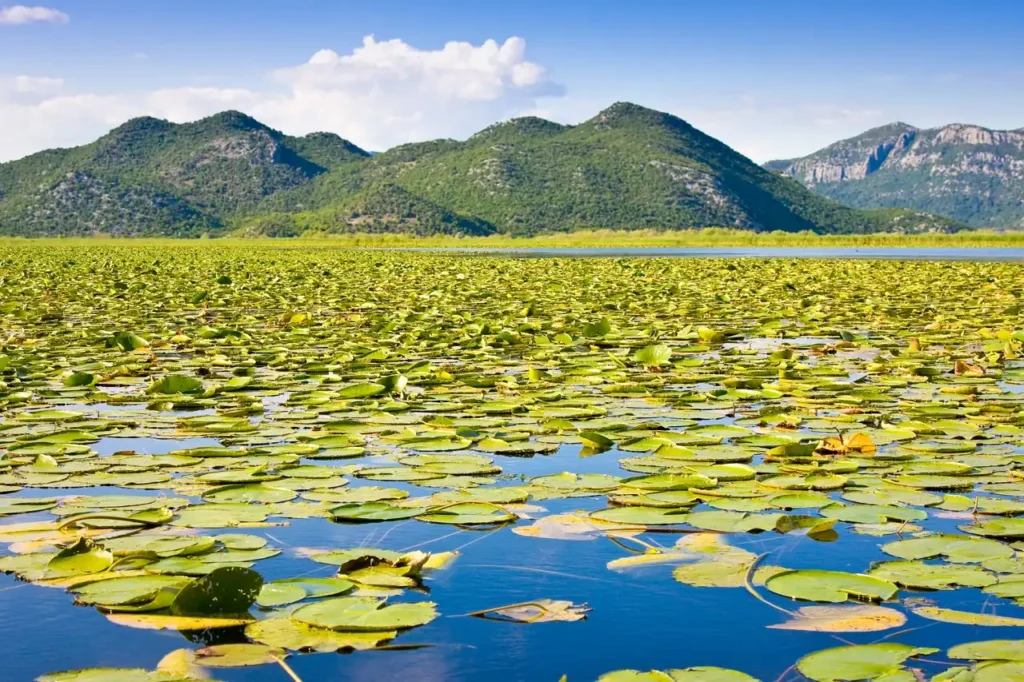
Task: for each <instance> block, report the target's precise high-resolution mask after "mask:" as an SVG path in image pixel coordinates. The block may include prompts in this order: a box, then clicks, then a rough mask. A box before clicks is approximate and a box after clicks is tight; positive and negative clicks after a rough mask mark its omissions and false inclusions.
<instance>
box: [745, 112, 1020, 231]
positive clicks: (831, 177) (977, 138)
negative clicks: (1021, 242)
mask: <svg viewBox="0 0 1024 682" xmlns="http://www.w3.org/2000/svg"><path fill="white" fill-rule="evenodd" d="M765 166H766V168H769V169H772V170H777V171H779V172H781V173H782V174H784V175H787V176H789V177H793V178H795V179H797V180H799V181H800V182H802V183H804V184H805V185H806V186H807V187H809V188H811V189H813V190H814V191H816V192H818V193H820V194H822V195H823V196H827V197H830V198H832V199H835V200H837V201H841V202H843V203H845V204H849V205H851V206H855V207H858V208H890V207H902V208H909V209H915V210H918V211H928V212H933V213H940V214H943V215H947V216H950V217H952V218H954V219H956V220H959V221H962V222H964V223H967V224H969V225H972V226H975V227H995V228H1014V227H1017V228H1020V227H1024V131H1021V130H1016V131H1001V130H989V129H987V128H982V127H980V126H972V125H962V124H953V125H948V126H944V127H942V128H934V129H927V130H920V129H917V128H914V127H913V126H909V125H906V124H904V123H893V124H890V125H887V126H883V127H881V128H875V129H873V130H869V131H867V132H865V133H863V134H861V135H858V136H857V137H854V138H850V139H848V140H842V141H840V142H836V143H835V144H832V145H829V146H828V147H826V148H824V149H822V150H820V151H817V152H815V153H813V154H811V155H809V156H805V157H803V158H800V159H791V160H788V161H771V162H769V163H768V164H765Z"/></svg>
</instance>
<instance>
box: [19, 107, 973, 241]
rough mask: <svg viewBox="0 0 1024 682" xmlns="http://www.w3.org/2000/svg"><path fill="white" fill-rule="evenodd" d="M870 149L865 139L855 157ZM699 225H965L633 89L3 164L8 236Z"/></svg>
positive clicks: (138, 136)
mask: <svg viewBox="0 0 1024 682" xmlns="http://www.w3.org/2000/svg"><path fill="white" fill-rule="evenodd" d="M893 132H895V131H893ZM867 146H868V143H865V145H864V148H865V149H866V148H867ZM877 146H878V145H876V147H877ZM883 146H884V144H883ZM830 149H831V148H830ZM860 152H861V148H860V147H857V148H856V149H852V150H851V151H850V152H849V155H848V159H847V162H848V165H849V166H850V168H851V169H852V168H853V167H854V166H855V165H856V163H857V161H856V159H857V158H858V154H860ZM843 158H847V157H843ZM797 163H799V162H794V163H792V164H789V166H787V167H786V169H785V172H787V173H790V174H792V175H799V172H798V171H796V170H793V171H792V172H790V168H791V167H792V168H794V169H795V168H796V167H797V165H796V164H797ZM845 167H846V166H843V168H845ZM824 168H825V167H824V166H822V169H824ZM829 168H831V166H829ZM822 172H824V170H822ZM844 172H845V171H842V170H841V171H839V173H840V175H842V173H844ZM852 172H853V171H852V170H851V171H850V173H851V174H852ZM828 173H831V175H827V177H829V178H831V177H833V176H834V175H835V171H828ZM868 176H870V174H868ZM811 177H818V176H816V175H814V172H813V171H812V172H811ZM819 184H820V183H818V182H817V181H815V183H814V186H815V188H816V189H817V188H818V187H819ZM830 184H842V183H841V182H840V183H830ZM695 227H734V228H740V229H747V230H757V231H765V230H786V231H800V230H813V231H815V232H820V233H869V232H880V231H899V232H920V231H952V230H957V229H961V228H962V225H961V224H959V223H957V222H956V221H951V220H948V219H945V218H940V217H937V216H933V215H930V214H926V213H922V212H919V211H905V210H886V211H861V210H856V209H852V208H848V207H846V206H843V205H841V204H839V203H836V202H834V201H832V200H830V199H827V198H824V197H821V196H819V195H817V194H815V193H814V192H811V191H809V190H808V189H807V188H805V187H804V186H803V185H801V184H800V183H799V182H797V181H796V180H793V179H791V178H789V177H784V176H783V175H781V174H779V173H776V172H772V171H770V170H767V169H765V168H762V167H761V166H758V165H757V164H755V163H753V162H752V161H750V160H749V159H747V158H746V157H744V156H742V155H741V154H739V153H737V152H735V151H734V150H732V149H730V148H729V147H728V146H726V145H725V144H723V143H722V142H719V141H718V140H716V139H714V138H712V137H709V136H707V135H705V134H704V133H702V132H700V131H699V130H697V129H695V128H693V127H692V126H690V125H688V124H687V123H686V122H685V121H683V120H681V119H679V118H676V117H674V116H671V115H669V114H664V113H661V112H657V111H654V110H651V109H646V108H644V107H641V106H637V105H635V104H629V103H618V104H615V105H613V106H611V107H609V108H608V109H605V110H604V111H602V112H600V113H599V114H598V115H597V116H595V117H594V118H592V119H590V120H588V121H585V122H584V123H581V124H579V125H576V126H563V125H560V124H557V123H553V122H551V121H546V120H543V119H539V118H532V117H527V118H519V119H514V120H511V121H508V122H504V123H500V124H496V125H493V126H491V127H489V128H486V129H485V130H482V131H480V132H479V133H477V134H476V135H473V136H472V137H470V138H469V139H468V140H465V141H456V140H435V141H430V142H423V143H414V144H407V145H402V146H399V147H396V148H394V149H390V150H388V151H386V152H383V153H381V154H376V155H371V154H369V153H367V152H366V151H364V150H362V149H360V148H359V147H357V146H355V145H353V144H351V143H350V142H348V141H346V140H344V139H342V138H340V137H338V136H337V135H333V134H328V133H316V134H312V135H306V136H304V137H291V136H288V135H285V134H283V133H281V132H278V131H276V130H273V129H271V128H269V127H267V126H265V125H263V124H261V123H260V122H258V121H256V120H255V119H252V118H250V117H248V116H246V115H244V114H240V113H238V112H231V111H229V112H224V113H221V114H217V115H215V116H211V117H209V118H206V119H202V120H200V121H197V122H194V123H186V124H173V123H169V122H167V121H162V120H159V119H154V118H139V119H133V120H131V121H129V122H127V123H125V124H124V125H122V126H120V127H118V128H116V129H114V130H113V131H111V132H110V133H108V134H107V135H105V136H103V137H102V138H100V139H99V140H97V141H96V142H93V143H92V144H89V145H85V146H82V147H76V148H72V149H53V150H48V151H44V152H41V153H38V154H34V155H32V156H29V157H26V158H24V159H20V160H17V161H13V162H9V163H6V164H0V234H8V235H27V236H39V235H85V234H112V235H118V236H133V235H172V236H197V235H200V234H204V233H206V234H211V235H218V234H224V233H227V232H229V231H241V232H242V233H244V234H253V235H255V234H266V235H272V236H291V235H297V234H301V233H305V232H311V231H315V232H328V233H340V232H408V233H417V234H437V233H448V234H455V233H462V234H490V233H494V232H501V233H506V234H516V235H529V234H538V233H546V232H558V231H569V230H574V229H582V228H613V229H637V228H659V229H684V228H695Z"/></svg>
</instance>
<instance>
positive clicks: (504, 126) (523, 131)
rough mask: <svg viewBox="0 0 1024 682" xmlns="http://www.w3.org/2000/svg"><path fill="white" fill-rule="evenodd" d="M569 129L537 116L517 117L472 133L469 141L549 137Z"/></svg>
mask: <svg viewBox="0 0 1024 682" xmlns="http://www.w3.org/2000/svg"><path fill="white" fill-rule="evenodd" d="M571 127H572V126H567V125H562V124H561V123H555V122H554V121H549V120H547V119H546V118H540V117H539V116H519V117H517V118H510V119H508V120H507V121H500V122H499V123H495V124H493V125H490V126H487V127H486V128H484V129H483V130H481V131H480V132H478V133H474V134H473V135H472V136H471V137H470V138H469V139H470V140H472V141H474V142H479V141H480V140H483V139H489V138H492V137H505V136H513V137H549V136H551V135H557V134H558V133H561V132H563V131H565V130H568V129H569V128H571Z"/></svg>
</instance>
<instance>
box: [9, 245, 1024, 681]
mask: <svg viewBox="0 0 1024 682" xmlns="http://www.w3.org/2000/svg"><path fill="white" fill-rule="evenodd" d="M1021 274H1022V270H1021V267H1020V266H1018V265H1015V264H1001V263H912V264H907V263H899V262H868V261H863V262H862V261H856V262H836V261H831V262H830V261H800V262H790V261H783V260H772V261H767V260H743V261H739V260H737V261H728V260H704V259H699V260H657V259H652V260H631V259H600V260H547V259H523V260H519V259H503V258H486V257H479V256H472V257H463V256H443V255H426V254H405V253H390V252H346V251H337V250H332V249H330V248H307V247H303V248H288V247H285V246H279V245H275V246H267V245H262V244H254V245H251V246H247V247H241V246H238V245H237V244H234V243H230V242H225V243H217V244H209V245H208V244H201V245H200V244H177V245H174V246H171V247H168V246H160V247H156V246H150V245H147V244H145V243H141V244H93V245H89V246H84V247H83V246H79V245H77V244H76V245H74V246H70V247H66V246H62V245H59V244H53V243H40V244H34V243H21V242H10V243H4V244H0V286H2V287H3V293H4V296H3V300H2V301H0V328H2V335H0V344H2V345H0V543H3V547H4V548H5V552H4V553H3V555H2V556H0V571H3V572H5V573H11V574H14V575H16V576H17V577H18V578H19V579H21V580H23V581H25V582H27V583H32V584H33V585H35V586H38V588H40V589H41V588H42V587H51V588H56V589H60V590H64V591H66V592H67V594H68V608H71V603H72V601H73V602H74V603H75V604H78V605H80V606H82V607H87V608H90V609H95V610H97V611H98V612H99V613H102V614H103V615H104V616H105V618H106V620H105V621H104V620H102V619H101V622H103V624H104V625H107V626H108V627H114V626H119V627H132V628H141V629H151V630H171V631H180V632H182V633H184V634H185V636H186V637H188V638H190V639H191V641H192V642H193V643H194V644H201V645H204V646H195V647H192V646H190V647H188V648H187V649H182V650H181V653H174V652H172V653H173V656H170V658H169V660H168V661H167V662H166V664H164V665H163V666H162V667H161V666H157V667H156V668H154V669H152V670H150V669H148V668H149V665H148V664H147V666H146V669H143V668H124V669H119V670H117V671H114V670H112V669H108V668H96V669H92V670H80V671H69V672H64V673H55V674H53V675H48V676H45V677H43V678H40V679H44V680H78V681H83V680H93V679H97V680H98V679H104V680H107V679H111V680H114V679H124V680H189V679H199V678H200V677H201V674H204V673H203V669H204V668H223V667H233V666H256V665H270V666H274V665H278V666H282V665H283V666H287V665H288V663H285V662H284V659H285V658H286V657H287V656H289V655H290V656H292V657H293V658H292V659H289V660H295V659H296V657H300V656H303V655H309V654H312V653H315V652H318V653H328V652H337V651H361V650H366V649H379V648H385V647H388V648H391V647H393V648H396V649H402V648H405V647H413V646H422V645H430V644H431V643H432V642H431V641H430V638H431V634H430V633H431V632H432V630H431V628H432V627H435V626H436V625H437V623H438V622H439V619H442V618H448V617H457V616H465V615H473V616H477V617H478V618H476V619H470V621H471V623H472V627H479V628H488V627H489V628H501V627H514V626H513V625H508V624H506V625H502V623H501V622H502V621H504V622H506V623H508V622H512V623H515V624H524V623H528V624H530V627H529V628H526V630H529V631H533V630H534V629H535V628H536V629H540V630H544V629H545V628H550V629H552V630H553V631H554V630H557V629H558V628H569V629H573V628H585V627H587V625H588V624H589V623H590V622H591V621H592V620H593V619H594V618H596V617H599V616H600V605H599V604H600V602H599V600H591V599H589V598H586V601H587V603H590V604H593V605H594V610H593V611H591V610H590V607H588V606H586V605H585V604H583V603H582V602H583V601H584V599H581V598H578V597H576V596H575V595H568V594H557V593H540V592H538V593H536V594H527V595H518V596H516V597H513V598H511V599H507V600H502V601H490V600H488V601H483V600H478V602H479V601H483V603H477V604H476V605H474V606H473V607H472V608H477V609H479V608H480V607H489V608H486V609H484V610H479V611H475V612H472V613H470V614H466V613H459V612H458V611H453V610H452V609H451V608H450V605H446V600H445V598H444V597H445V595H444V591H443V590H441V591H438V592H435V593H431V594H430V597H429V598H428V597H427V593H428V592H429V591H430V590H431V588H432V586H434V585H437V584H438V582H437V581H438V577H439V575H442V574H441V572H445V573H444V574H443V577H444V583H445V584H446V585H448V584H455V585H458V584H459V582H460V581H461V580H465V579H466V576H467V575H468V576H472V575H473V574H472V570H473V567H472V566H469V567H466V568H465V572H464V569H463V567H462V566H461V565H460V561H461V560H460V559H458V558H457V557H458V551H459V550H460V549H461V548H462V547H463V546H465V545H466V544H467V543H466V541H465V536H471V537H472V538H474V539H479V538H485V537H496V534H501V535H505V536H507V537H509V538H517V536H518V541H519V542H520V543H527V545H528V546H529V547H536V548H537V550H536V551H538V552H542V551H549V550H552V551H553V548H565V551H567V552H573V551H575V550H573V549H572V547H576V548H587V547H594V546H596V544H595V543H603V544H605V545H607V546H608V547H609V548H611V549H612V550H614V551H615V552H616V554H615V555H613V557H612V558H611V560H610V561H609V560H602V561H601V562H598V563H594V564H587V563H585V562H583V561H574V562H573V563H572V566H571V571H572V573H571V575H573V576H579V577H580V578H584V579H599V580H601V581H603V582H607V583H612V584H614V585H623V586H625V585H628V584H629V582H628V581H629V579H630V578H631V577H632V575H634V574H635V573H636V572H641V571H647V572H651V574H652V575H655V576H656V577H657V579H658V580H660V581H662V583H661V584H662V585H663V586H664V587H665V589H667V590H669V591H670V592H668V593H667V594H679V595H683V597H681V598H685V595H687V594H695V593H699V594H700V595H701V598H707V599H714V595H718V594H722V593H728V592H732V593H736V594H739V595H742V596H743V597H744V598H749V601H750V608H751V609H760V610H762V611H765V612H767V613H768V614H770V615H773V616H778V618H777V621H776V622H773V623H769V624H768V627H771V628H772V630H783V631H788V630H792V631H801V632H800V633H790V632H785V633H780V634H785V635H786V636H805V637H811V638H820V641H818V645H816V648H817V649H820V651H817V652H815V651H813V650H812V649H806V650H805V651H806V652H807V654H806V655H805V656H803V657H802V658H800V660H799V662H797V663H795V664H794V665H795V666H796V669H797V670H798V671H799V672H800V673H801V674H803V675H804V676H805V677H806V678H809V679H813V680H823V681H824V680H862V679H880V680H885V681H886V682H902V681H903V680H910V679H918V678H915V677H914V676H915V675H918V671H920V670H925V671H927V673H928V674H929V675H932V674H934V675H935V676H934V677H933V679H937V680H938V679H942V680H946V679H963V680H967V679H971V678H972V677H973V679H974V680H975V681H976V682H978V681H981V682H984V681H985V680H996V679H1014V677H1012V676H1013V675H1019V674H1021V673H1020V668H1021V667H1022V662H1021V657H1020V656H1019V652H1017V651H1016V649H1017V648H1019V647H1020V646H1021V642H1020V641H1017V640H1007V642H1004V643H1002V644H993V643H976V645H970V646H965V647H964V648H960V647H956V648H954V649H953V650H952V651H951V652H950V654H949V657H950V658H952V659H955V660H957V661H964V662H965V664H964V665H963V666H962V667H963V671H959V670H958V667H950V666H949V665H946V666H945V667H943V663H942V662H941V661H940V662H936V661H934V660H932V659H931V658H929V656H930V652H931V649H929V648H926V647H925V648H923V647H916V646H911V645H910V644H903V643H902V642H901V641H900V640H901V631H900V630H899V629H900V628H901V627H903V626H904V625H905V624H906V623H907V621H908V617H909V618H922V619H926V620H927V621H930V622H931V623H933V624H934V623H943V624H945V625H947V626H949V627H963V628H965V634H964V636H963V638H962V639H961V640H960V641H967V640H969V639H974V638H976V636H975V635H972V634H971V633H970V632H968V631H966V628H967V627H984V626H987V627H1018V626H1020V625H1021V624H1022V623H1024V617H1022V616H1021V615H1020V614H1017V611H1016V609H1018V608H1019V606H1018V603H1019V602H1021V601H1024V554H1022V551H1024V544H1021V542H1020V540H1021V539H1024V525H1022V524H1024V520H1022V517H1021V515H1022V514H1024V473H1022V472H1024V468H1022V464H1024V431H1022V427H1024V423H1022V418H1021V414H1022V410H1024V391H1022V390H1021V388H1020V387H1021V385H1022V384H1024V327H1022V326H1021V314H1022V312H1024V303H1022V302H1021V296H1024V289H1022V288H1021V286H1020V282H1021V281H1022V280H1021ZM538 463H544V466H543V467H538V466H536V465H537V464H538ZM289 524H320V526H318V527H322V528H341V527H344V528H349V529H354V528H360V529H364V530H369V531H371V532H373V533H376V534H375V535H368V536H366V537H367V538H368V540H367V541H366V542H364V543H363V544H362V545H360V546H357V543H352V544H350V545H341V546H338V545H335V546H329V547H314V548H296V547H292V546H289V545H288V544H285V543H284V542H282V541H281V540H280V539H279V538H278V537H277V535H276V534H277V533H278V532H279V531H284V530H286V527H287V526H288V525H289ZM332 524H340V525H332ZM408 527H418V528H421V529H434V530H435V531H436V535H434V536H432V537H433V538H434V539H432V540H431V541H430V542H432V543H434V544H433V545H431V546H430V547H429V551H428V550H427V549H420V548H419V546H413V547H405V546H403V543H400V542H398V541H396V540H395V539H394V537H393V536H391V535H390V534H391V531H393V530H396V531H398V532H401V531H400V529H403V528H408ZM377 531H380V532H377ZM457 535H459V536H460V537H459V538H458V539H456V538H455V536H457ZM369 538H373V539H372V540H370V539H369ZM666 538H670V540H669V541H667V542H666ZM775 540H778V541H780V542H781V541H785V542H786V543H787V544H786V547H789V548H793V547H799V548H803V549H804V550H806V551H804V553H803V554H801V555H800V558H799V559H798V560H793V558H792V556H790V555H787V554H786V553H783V552H775V551H774V548H775V547H778V546H779V545H778V544H773V542H775ZM473 541H474V540H470V542H473ZM579 541H584V542H579ZM755 541H756V542H755ZM855 542H856V543H858V546H860V547H863V546H864V544H865V542H867V543H869V544H871V546H872V547H873V548H876V549H877V554H876V555H874V559H872V560H865V561H863V562H862V563H856V561H857V560H856V556H860V555H851V557H852V558H850V557H847V561H846V563H845V564H844V565H838V563H837V562H836V561H835V558H836V557H837V556H840V555H843V553H844V551H845V548H846V547H848V546H851V545H852V544H853V543H855ZM588 543H589V544H588ZM612 543H614V544H612ZM520 546H522V545H520ZM478 547H480V546H478ZM484 547H486V545H484ZM478 551H485V550H483V549H480V550H478ZM559 551H562V550H561V549H559ZM284 556H288V557H289V558H290V560H291V561H296V562H298V561H301V562H302V565H306V566H308V568H307V569H306V570H302V571H294V572H291V573H289V574H282V573H281V572H280V571H276V570H273V571H272V570H267V569H266V568H264V567H265V566H275V565H277V564H275V563H274V562H277V561H280V560H281V558H283V557H284ZM563 556H567V555H563ZM580 556H585V555H584V554H581V555H580ZM511 563H514V558H511V557H508V556H503V555H500V554H496V555H495V556H494V559H493V560H492V564H496V565H501V564H505V565H511ZM601 564H606V565H601ZM288 565H289V566H294V564H293V563H289V564H288ZM310 571H318V572H315V573H314V572H310ZM32 589H35V588H32ZM616 589H618V588H616ZM623 589H625V588H623ZM924 590H927V591H928V592H929V594H930V595H932V596H936V598H937V599H939V598H940V597H941V595H943V594H947V595H948V594H951V593H953V594H958V595H962V596H964V598H965V599H967V600H968V601H961V602H959V603H957V604H952V603H949V602H945V601H938V602H934V603H933V602H926V601H923V600H921V599H920V598H919V597H918V596H915V595H919V593H920V592H921V591H924ZM691 591H692V592H691ZM748 593H749V595H748ZM659 594H666V593H659ZM659 598H666V597H663V596H662V597H659ZM971 599H973V600H976V601H975V602H972V601H969V600H971ZM986 600H988V601H987V605H986ZM488 602H489V603H488ZM504 602H511V603H508V604H507V605H505V606H495V605H494V604H499V605H500V604H502V603H504ZM768 605H771V606H772V607H774V611H773V610H771V609H769V608H768ZM983 606H984V608H983ZM993 607H994V608H993ZM994 609H998V611H999V612H998V613H996V612H994ZM463 610H466V609H463ZM483 621H492V622H483ZM493 621H499V622H493ZM26 622H27V623H28V626H27V627H32V625H31V619H29V620H27V621H26ZM882 631H890V633H889V634H891V636H892V638H893V640H896V641H892V640H885V641H880V642H876V643H874V644H858V645H852V646H844V647H836V646H835V644H836V642H835V640H833V639H831V637H832V636H833V635H834V634H835V633H844V632H851V633H872V632H882ZM207 632H221V633H223V635H222V636H221V638H219V639H203V637H202V636H201V634H202V633H207ZM769 632H771V631H769ZM412 633H416V636H417V639H415V640H414V639H411V637H412ZM420 633H424V634H422V635H420ZM175 636H176V635H175ZM553 636H557V633H556V634H555V635H553ZM913 641H915V642H916V641H918V640H916V639H915V640H913ZM997 641H1001V640H997ZM381 655H391V654H390V653H387V654H381ZM684 658H685V656H684ZM302 660H308V659H302ZM704 663H710V664H714V663H727V664H730V665H733V664H735V665H734V667H737V668H740V667H743V666H740V665H739V664H738V663H737V662H735V661H731V662H730V661H714V660H712V661H707V660H680V661H679V665H680V666H690V667H679V668H671V669H667V670H666V671H664V672H662V671H657V670H655V671H651V672H640V671H637V670H628V669H627V670H619V671H614V672H610V673H608V674H607V675H605V676H604V677H603V678H602V679H606V680H648V679H650V680H693V681H700V680H709V681H715V680H722V681H725V680H748V679H754V678H753V677H751V676H750V675H749V671H748V672H740V671H738V670H732V669H730V668H716V667H699V666H697V667H694V664H704ZM947 663H948V662H947ZM179 664H180V665H179ZM630 665H632V664H630ZM640 665H644V664H643V663H641V664H640ZM646 665H658V664H657V663H653V664H652V663H647V664H646ZM645 667H646V666H645ZM946 668H948V669H949V671H950V672H948V673H947V672H943V670H945V669H946ZM761 670H763V667H762V668H761ZM750 671H753V668H752V667H751V668H750ZM566 672H568V673H569V679H572V678H573V671H571V670H569V671H566ZM961 673H962V675H961ZM921 674H924V673H921ZM104 675H105V676H106V677H104ZM957 675H961V677H957ZM908 676H909V677H908Z"/></svg>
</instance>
